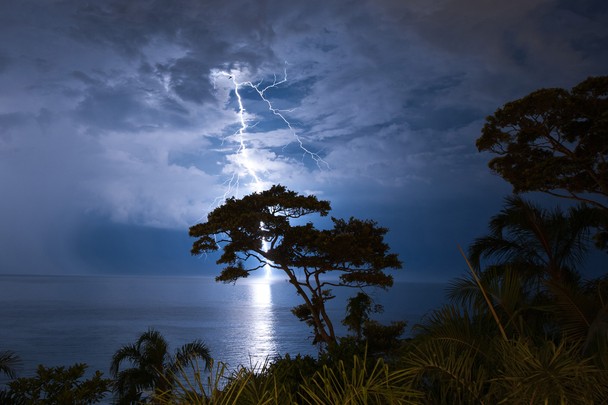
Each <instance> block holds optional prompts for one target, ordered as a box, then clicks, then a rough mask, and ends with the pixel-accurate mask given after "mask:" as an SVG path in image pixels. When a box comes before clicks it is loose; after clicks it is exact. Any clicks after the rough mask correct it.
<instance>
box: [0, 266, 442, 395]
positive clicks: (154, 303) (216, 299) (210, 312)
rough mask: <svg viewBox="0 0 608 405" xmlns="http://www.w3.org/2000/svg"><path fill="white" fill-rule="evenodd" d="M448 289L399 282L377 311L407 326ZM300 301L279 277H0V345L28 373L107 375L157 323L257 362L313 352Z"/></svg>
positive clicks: (172, 337)
mask: <svg viewBox="0 0 608 405" xmlns="http://www.w3.org/2000/svg"><path fill="white" fill-rule="evenodd" d="M444 288H445V285H444V284H431V283H395V286H394V287H393V288H392V289H391V290H390V291H389V292H388V293H386V292H382V291H377V292H374V293H373V295H374V297H375V299H376V300H377V302H379V303H381V304H383V305H384V308H385V311H384V313H382V314H379V315H377V316H375V318H376V319H378V320H380V321H383V322H388V321H391V320H406V321H408V325H410V326H411V325H412V324H413V323H415V322H417V321H418V320H419V319H420V317H421V316H422V315H423V314H424V313H426V312H427V311H428V310H430V309H432V308H434V307H437V306H438V305H439V304H440V303H441V302H443V292H444ZM352 293H353V291H352V290H346V293H345V294H338V297H337V298H336V299H335V300H333V301H331V304H330V305H329V311H330V314H331V315H330V316H332V317H333V318H332V319H334V322H335V323H336V324H337V325H336V327H337V328H338V331H339V332H340V334H345V330H344V328H343V327H342V325H340V320H341V319H342V318H344V302H345V299H346V297H347V296H348V294H352ZM297 303H298V301H297V297H296V294H295V292H294V290H293V289H292V288H291V286H290V285H289V284H288V283H287V282H285V281H272V282H269V281H267V280H263V279H262V280H251V281H250V280H246V281H245V282H239V283H237V284H236V285H232V284H228V285H225V284H220V283H216V282H215V281H214V280H213V279H212V278H206V277H143V276H138V277H126V276H125V277H115V276H112V277H109V276H108V277H97V276H0V351H2V350H13V351H15V352H17V354H19V356H20V357H21V359H22V360H23V364H22V366H21V367H20V368H19V370H18V372H19V375H20V376H31V375H33V374H34V370H35V368H36V365H37V364H44V365H47V366H59V365H71V364H74V363H76V362H83V363H87V364H88V365H89V370H101V371H102V372H104V374H105V375H107V374H108V368H109V365H110V361H111V358H112V355H113V353H114V352H115V351H116V350H117V349H118V348H120V347H121V346H122V345H125V344H129V343H133V342H134V341H135V340H136V339H137V337H138V336H139V334H140V333H141V332H143V331H145V330H147V329H148V328H149V327H153V328H155V329H157V330H159V331H160V332H161V333H162V334H163V335H164V336H165V337H166V338H167V340H168V341H169V343H170V344H171V347H172V348H177V347H179V346H180V345H182V344H184V343H187V342H190V341H192V340H194V339H202V340H203V341H204V342H206V344H207V345H208V346H209V348H210V350H211V354H212V356H213V357H214V358H215V359H217V360H220V361H223V362H227V363H228V364H229V365H230V366H234V367H236V366H238V365H240V364H243V365H255V364H261V363H262V362H263V361H264V360H265V359H266V358H267V357H269V356H270V357H272V356H274V355H276V354H285V353H290V354H295V353H302V354H312V355H315V354H316V351H317V349H316V348H315V347H314V346H312V344H311V339H310V330H309V328H308V327H307V326H306V325H304V324H303V323H301V322H299V321H298V320H297V319H296V318H295V317H294V316H293V315H292V314H291V312H290V308H291V307H292V306H294V305H295V304H297ZM408 330H409V326H408ZM0 378H3V377H1V376H0ZM5 381H6V379H5V378H3V379H2V380H0V383H2V382H5Z"/></svg>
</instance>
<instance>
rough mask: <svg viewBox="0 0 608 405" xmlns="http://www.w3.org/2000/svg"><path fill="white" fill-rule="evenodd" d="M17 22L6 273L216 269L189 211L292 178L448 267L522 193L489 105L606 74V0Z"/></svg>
mask: <svg viewBox="0 0 608 405" xmlns="http://www.w3.org/2000/svg"><path fill="white" fill-rule="evenodd" d="M0 38H1V41H0V89H1V90H0V273H3V274H31V273H36V274H74V273H84V274H126V273H133V274H201V275H203V274H209V275H212V274H215V273H214V272H213V263H214V260H213V258H211V257H210V258H207V259H204V258H203V259H200V258H193V257H191V256H190V253H189V250H190V245H191V242H192V240H191V239H190V238H189V237H188V235H187V233H188V227H189V226H191V225H193V224H195V223H197V222H200V221H201V220H204V218H205V216H206V214H207V213H208V212H209V209H210V208H211V207H213V206H214V204H217V202H218V198H221V197H222V196H224V195H235V194H236V195H237V196H243V195H245V194H248V193H250V192H252V191H254V190H256V189H258V188H259V187H261V186H263V187H267V186H270V185H271V184H275V183H281V184H283V185H285V186H287V187H288V188H290V189H292V190H295V191H298V192H300V193H314V194H316V195H317V196H319V197H320V198H323V199H327V200H330V201H331V202H332V207H333V211H332V213H333V215H334V216H337V217H349V216H356V217H359V218H370V219H374V220H376V221H378V222H379V224H380V225H382V226H385V227H388V228H389V229H390V232H389V234H388V241H389V243H390V245H391V247H392V248H393V250H394V251H395V252H397V253H399V254H400V258H401V259H402V261H403V263H404V270H403V271H402V273H403V276H402V278H403V279H405V280H441V279H445V278H447V277H451V276H455V275H459V274H461V272H462V271H463V269H465V265H464V261H463V259H462V258H461V257H460V254H459V252H458V249H457V245H458V244H460V245H462V246H465V247H466V246H467V245H468V244H469V243H470V242H471V241H472V240H473V238H475V237H478V236H482V235H483V234H484V232H485V231H486V229H487V228H486V226H487V223H488V220H489V218H490V216H492V215H493V214H496V213H497V212H498V211H499V210H500V208H501V206H502V202H503V198H504V197H505V196H507V195H508V194H509V192H510V186H509V185H508V184H507V183H505V182H504V181H503V180H502V179H501V178H499V177H498V176H496V175H493V174H492V173H491V172H490V171H489V169H488V168H487V162H488V160H489V159H490V158H491V156H490V155H487V154H480V153H478V152H477V150H476V148H475V140H476V139H477V137H479V135H480V130H481V127H482V126H483V123H484V119H485V117H486V116H488V115H489V114H492V113H493V112H494V111H495V110H496V109H497V108H499V107H501V106H502V105H503V104H504V103H506V102H508V101H510V100H514V99H517V98H520V97H522V96H524V95H526V94H528V93H530V92H531V91H533V90H536V89H538V88H542V87H564V88H571V87H572V86H574V85H576V84H577V83H579V82H580V81H582V80H584V79H585V78H587V77H588V76H594V75H605V74H607V73H608V2H606V1H605V0H597V1H594V0H572V1H566V0H564V1H550V0H510V1H504V0H500V1H499V0H437V1H426V0H407V1H405V0H403V1H398V0H373V1H372V0H370V1H341V0H340V1H333V0H329V1H328V0H321V1H317V0H307V1H298V2H295V1H274V0H272V1H244V0H235V1H225V0H224V1H209V0H199V1H170V0H166V1H155V0H147V1H144V0H130V1H125V0H116V1H90V2H87V1H82V0H65V1H52V0H37V1H36V0H33V1H28V0H21V1H2V2H0ZM285 75H286V76H285ZM284 79H286V81H283V80H284ZM245 82H250V83H251V84H252V85H258V89H263V88H265V87H267V86H270V85H272V84H273V83H278V84H277V85H276V86H275V87H272V88H269V89H268V90H266V92H265V93H264V96H265V98H266V99H267V100H268V101H269V102H271V104H272V106H273V107H274V108H276V109H278V110H280V111H278V110H277V111H278V112H279V113H280V114H281V116H282V117H283V118H285V120H286V121H287V122H288V123H289V124H290V125H291V129H290V127H289V125H288V124H287V123H286V122H285V121H283V119H282V118H281V116H279V115H276V114H272V113H271V112H270V111H269V110H268V105H267V104H266V102H265V101H264V100H262V99H261V98H260V96H259V94H258V93H257V92H256V91H254V90H255V89H253V88H251V86H247V85H244V84H242V83H245ZM235 83H237V84H238V83H241V85H240V86H238V89H239V94H240V96H241V98H242V102H243V106H244V108H245V112H244V117H243V118H244V119H245V123H246V125H247V129H246V131H244V133H243V134H242V141H243V146H244V147H245V149H241V150H240V149H239V147H240V146H241V145H240V140H241V138H240V137H239V133H238V131H239V128H240V121H239V120H240V116H239V114H238V112H239V105H238V100H237V97H236V94H235V92H234V90H235V87H234V84H235ZM300 141H301V143H302V144H301V145H302V146H300V143H299V142H300ZM240 152H244V153H245V154H241V153H240ZM252 171H253V172H254V173H255V174H256V175H257V176H258V179H259V182H257V183H256V181H255V179H254V178H253V176H252ZM237 180H238V187H237V183H236V181H237Z"/></svg>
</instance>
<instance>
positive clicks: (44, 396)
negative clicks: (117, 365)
mask: <svg viewBox="0 0 608 405" xmlns="http://www.w3.org/2000/svg"><path fill="white" fill-rule="evenodd" d="M86 368H87V366H86V364H83V363H77V364H74V365H72V366H70V367H68V368H66V367H45V366H43V365H39V366H38V369H37V370H36V376H35V377H21V378H17V379H15V380H13V381H11V382H9V384H8V385H9V388H10V389H9V391H8V398H5V400H6V401H7V402H8V403H15V404H32V405H33V404H57V405H59V404H75V405H77V404H92V403H97V402H100V401H101V400H102V399H103V398H104V396H105V395H106V393H107V392H109V391H110V387H111V380H109V379H105V378H102V375H103V374H102V373H101V372H100V371H95V374H94V375H93V376H92V377H91V378H89V379H86V380H82V377H83V376H84V373H85V370H86Z"/></svg>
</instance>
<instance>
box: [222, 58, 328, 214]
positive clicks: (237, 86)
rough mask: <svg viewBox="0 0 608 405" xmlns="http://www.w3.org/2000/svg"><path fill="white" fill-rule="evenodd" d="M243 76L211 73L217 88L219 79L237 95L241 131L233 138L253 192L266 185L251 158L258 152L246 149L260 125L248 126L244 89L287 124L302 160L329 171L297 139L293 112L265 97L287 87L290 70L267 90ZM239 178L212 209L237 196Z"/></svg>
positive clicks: (230, 182)
mask: <svg viewBox="0 0 608 405" xmlns="http://www.w3.org/2000/svg"><path fill="white" fill-rule="evenodd" d="M240 73H241V72H240V71H238V70H232V71H230V72H227V71H219V70H218V71H214V72H212V74H211V77H212V79H213V83H214V87H215V82H216V80H217V79H218V78H220V77H224V78H227V79H228V80H229V81H230V82H231V83H232V91H233V92H234V97H235V98H236V102H237V106H238V109H237V116H238V120H239V124H240V125H239V128H238V130H237V131H236V132H235V133H234V134H233V136H234V137H236V139H237V143H238V148H237V150H236V156H237V157H238V165H239V166H241V167H242V168H243V169H244V170H243V171H244V172H245V173H247V175H248V176H249V177H250V178H251V179H252V181H253V185H254V186H253V188H254V191H256V192H261V191H262V190H263V188H264V181H263V180H262V179H261V176H260V175H259V174H258V170H256V167H255V165H254V164H253V163H252V162H253V160H252V156H251V155H252V154H253V153H254V152H255V149H252V148H248V146H247V141H246V139H247V130H248V128H252V127H253V126H255V125H257V124H254V125H249V124H248V121H249V120H248V119H247V110H246V109H245V106H244V103H243V97H242V96H241V92H240V90H241V89H243V88H250V89H252V90H254V91H255V93H257V95H258V97H259V99H260V101H262V102H264V103H265V104H266V105H267V107H268V111H270V112H271V113H272V114H273V115H274V116H276V117H278V118H279V119H280V120H281V121H282V122H283V123H284V124H285V126H286V128H287V129H288V130H289V132H290V133H291V135H292V136H293V139H294V141H295V142H296V143H297V144H298V146H299V148H300V150H301V151H302V158H304V157H306V156H308V157H310V158H311V159H312V160H313V161H314V162H315V163H316V165H317V167H318V168H319V169H323V168H325V169H329V164H328V163H327V162H326V161H325V160H323V158H322V157H321V156H320V155H319V154H318V153H316V152H313V151H311V150H310V149H308V148H307V147H306V146H305V144H304V141H303V140H302V138H301V137H300V136H299V135H298V132H297V131H296V129H295V128H294V126H293V125H292V124H291V122H290V121H289V120H288V119H287V117H286V116H285V114H286V113H289V112H293V111H294V110H293V109H289V110H284V109H279V108H276V107H275V106H274V105H273V103H272V101H271V100H270V99H269V98H268V97H267V96H266V93H267V92H268V91H269V90H271V89H276V88H278V87H279V86H280V85H282V84H284V83H287V68H285V69H284V70H283V78H282V79H280V80H279V79H277V76H276V74H275V75H274V79H273V81H272V83H270V84H267V85H265V86H264V80H261V81H259V82H257V83H254V82H252V81H250V80H245V81H239V80H238V76H239V74H240ZM286 146H287V145H285V146H283V149H285V147H286ZM240 178H241V174H240V173H239V172H238V171H235V172H233V173H232V176H231V177H230V179H228V180H227V181H226V182H225V184H226V185H227V189H226V192H225V193H224V195H223V196H222V197H218V198H216V200H215V201H214V202H213V205H219V204H221V203H222V202H223V201H225V200H226V198H227V197H228V196H230V195H234V194H238V190H239V186H240Z"/></svg>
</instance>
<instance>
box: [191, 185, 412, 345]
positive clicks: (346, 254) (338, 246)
mask: <svg viewBox="0 0 608 405" xmlns="http://www.w3.org/2000/svg"><path fill="white" fill-rule="evenodd" d="M330 210H331V207H330V203H329V202H328V201H323V200H319V199H318V198H317V197H315V196H312V195H311V196H303V195H300V194H297V193H296V192H294V191H290V190H287V189H286V188H285V187H284V186H281V185H275V186H273V187H272V188H270V189H269V190H266V191H263V192H261V193H253V194H250V195H247V196H245V197H243V198H241V199H236V198H230V199H228V200H227V201H226V202H225V204H223V205H222V206H220V207H218V208H216V209H215V210H213V211H212V212H211V213H209V215H208V216H207V222H205V223H201V224H197V225H194V226H192V227H191V228H190V236H192V237H195V238H197V240H196V241H195V242H194V243H193V246H192V254H194V255H199V254H205V253H209V252H213V251H216V250H218V249H220V248H221V249H222V251H223V253H222V254H221V256H220V258H219V259H218V260H217V263H218V264H222V265H225V267H224V268H223V270H222V271H221V272H220V274H219V275H218V276H217V277H216V281H223V282H235V281H236V280H238V279H239V278H245V277H247V276H248V275H249V274H250V273H251V272H253V271H256V270H259V269H262V268H264V267H265V266H270V267H271V268H273V269H276V270H279V271H282V272H283V273H284V274H286V275H287V277H288V281H289V283H291V284H292V285H293V286H294V287H295V289H296V291H297V293H298V295H299V296H300V298H301V299H302V300H303V304H301V305H299V306H297V307H295V308H293V310H292V312H293V313H294V315H296V316H297V317H298V318H299V319H300V320H302V321H305V322H306V323H307V324H308V325H310V326H312V327H313V329H314V336H315V340H314V342H315V343H321V342H322V343H327V344H333V343H335V341H336V336H335V332H334V328H333V324H332V322H331V320H330V319H329V317H328V315H327V312H326V310H325V302H326V301H328V300H330V299H332V298H333V297H334V296H333V295H332V292H331V288H332V287H340V286H345V287H358V288H363V287H368V286H376V287H381V288H388V287H390V286H392V283H393V278H392V276H391V275H390V274H387V273H385V270H386V269H391V268H392V269H399V268H401V262H400V261H399V259H398V257H397V255H396V254H393V253H389V246H388V245H387V244H386V243H385V242H384V235H385V234H386V233H387V232H388V230H387V229H386V228H382V227H379V226H378V225H377V223H376V222H374V221H371V220H359V219H356V218H350V219H349V220H343V219H336V218H332V223H333V227H332V228H331V229H317V228H316V227H315V225H314V224H313V223H312V222H307V223H304V224H296V223H293V222H296V221H294V220H296V219H299V218H301V217H304V216H307V215H311V214H317V215H319V216H327V215H328V213H329V211H330ZM297 222H298V223H300V222H301V220H299V221H297Z"/></svg>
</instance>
